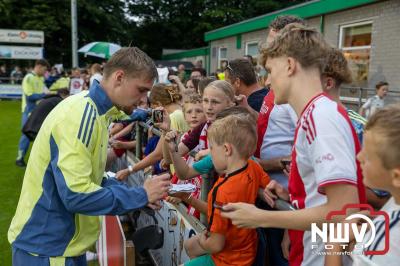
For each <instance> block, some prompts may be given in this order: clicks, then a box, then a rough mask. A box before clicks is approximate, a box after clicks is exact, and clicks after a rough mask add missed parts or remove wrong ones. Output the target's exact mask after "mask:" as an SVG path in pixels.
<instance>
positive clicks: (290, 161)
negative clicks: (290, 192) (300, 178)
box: [281, 160, 292, 167]
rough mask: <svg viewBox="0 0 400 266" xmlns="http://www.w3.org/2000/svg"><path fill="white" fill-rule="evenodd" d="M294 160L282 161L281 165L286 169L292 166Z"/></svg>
mask: <svg viewBox="0 0 400 266" xmlns="http://www.w3.org/2000/svg"><path fill="white" fill-rule="evenodd" d="M291 163H292V160H281V164H282V165H283V166H285V167H287V166H290V164H291Z"/></svg>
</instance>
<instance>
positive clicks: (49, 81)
mask: <svg viewBox="0 0 400 266" xmlns="http://www.w3.org/2000/svg"><path fill="white" fill-rule="evenodd" d="M59 78H60V75H59V73H58V70H57V68H56V67H52V68H51V71H50V74H49V76H48V77H47V78H46V80H45V83H46V87H47V88H50V87H51V85H53V83H54V82H56V80H57V79H59Z"/></svg>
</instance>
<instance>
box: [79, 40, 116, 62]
mask: <svg viewBox="0 0 400 266" xmlns="http://www.w3.org/2000/svg"><path fill="white" fill-rule="evenodd" d="M119 49H121V46H119V45H118V44H115V43H109V42H91V43H89V44H86V45H85V46H83V47H82V48H80V49H79V50H78V52H80V53H84V54H85V55H91V56H96V57H100V58H106V59H108V58H110V57H111V56H112V55H113V54H114V53H115V52H116V51H118V50H119Z"/></svg>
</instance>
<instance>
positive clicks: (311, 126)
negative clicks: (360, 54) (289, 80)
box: [289, 93, 366, 265]
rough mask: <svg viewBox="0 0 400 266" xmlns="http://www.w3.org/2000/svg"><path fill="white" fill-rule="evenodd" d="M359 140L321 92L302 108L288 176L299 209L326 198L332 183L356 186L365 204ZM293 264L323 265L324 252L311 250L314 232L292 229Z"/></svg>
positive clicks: (345, 117) (340, 111)
mask: <svg viewBox="0 0 400 266" xmlns="http://www.w3.org/2000/svg"><path fill="white" fill-rule="evenodd" d="M359 151H360V143H359V141H358V138H357V135H356V132H355V130H354V128H353V126H352V124H351V121H350V119H349V117H348V115H347V112H346V110H345V109H344V108H343V107H342V106H340V105H338V104H337V103H336V102H334V101H332V100H331V99H330V98H329V97H328V96H327V95H325V94H323V93H321V94H319V95H317V96H316V97H314V98H313V99H312V100H311V101H310V102H309V103H308V104H307V106H306V108H305V109H304V110H303V112H302V114H301V115H300V117H299V121H298V122H297V128H296V133H295V140H294V147H293V151H292V164H291V171H290V178H289V193H290V200H291V203H292V205H293V206H295V207H296V208H297V209H304V208H312V207H316V206H320V205H323V204H324V203H326V201H327V197H326V196H325V193H324V189H325V187H326V186H329V185H332V184H339V183H343V184H351V185H354V186H357V189H358V195H359V201H360V202H362V203H364V202H365V201H366V200H365V187H364V185H363V183H362V175H361V169H360V165H359V163H358V161H357V160H356V155H357V153H358V152H359ZM289 235H290V242H291V250H290V265H323V264H324V256H321V255H318V254H316V252H318V251H324V245H323V243H320V245H318V246H319V250H317V249H315V248H314V249H313V250H312V249H311V232H310V231H305V232H303V231H296V230H289Z"/></svg>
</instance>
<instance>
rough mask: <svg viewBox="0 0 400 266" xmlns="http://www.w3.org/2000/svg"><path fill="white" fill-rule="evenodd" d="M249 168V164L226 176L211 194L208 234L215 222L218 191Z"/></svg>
mask: <svg viewBox="0 0 400 266" xmlns="http://www.w3.org/2000/svg"><path fill="white" fill-rule="evenodd" d="M247 166H248V164H246V165H245V166H244V167H242V168H240V169H238V170H236V171H234V172H232V173H230V174H228V175H226V176H225V177H224V180H223V181H222V182H221V183H219V184H217V185H216V186H215V187H214V189H213V191H212V194H211V215H210V217H209V220H208V226H207V231H208V232H209V231H210V229H211V226H212V223H213V220H214V213H215V207H214V203H215V200H216V199H217V192H218V189H219V188H220V187H221V186H222V185H223V184H224V183H225V182H226V181H228V179H229V178H230V177H231V176H234V175H237V174H239V173H240V172H242V171H244V170H245V169H246V168H247Z"/></svg>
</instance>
